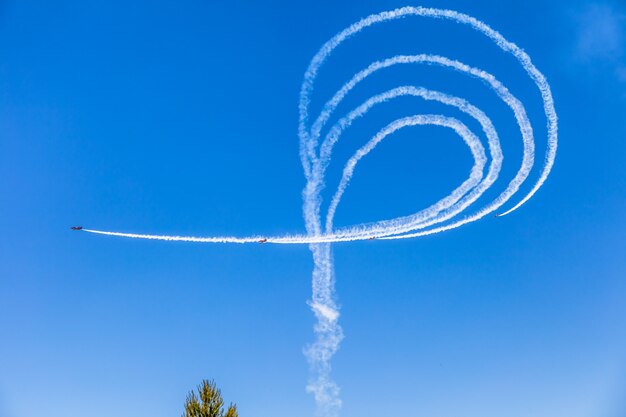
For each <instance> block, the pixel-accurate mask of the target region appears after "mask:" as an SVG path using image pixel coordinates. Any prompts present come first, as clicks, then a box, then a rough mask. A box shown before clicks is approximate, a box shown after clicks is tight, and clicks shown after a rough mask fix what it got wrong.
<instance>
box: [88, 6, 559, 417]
mask: <svg viewBox="0 0 626 417" xmlns="http://www.w3.org/2000/svg"><path fill="white" fill-rule="evenodd" d="M409 16H418V17H419V16H421V17H430V18H437V19H445V20H449V21H452V22H454V23H458V24H462V25H465V26H467V27H469V28H471V29H473V30H475V31H477V32H479V33H482V34H483V35H485V36H486V37H487V38H489V39H491V40H492V41H493V42H494V43H495V44H496V45H497V46H498V47H499V48H500V49H501V50H503V51H504V52H506V53H508V54H510V55H512V56H513V57H514V58H516V59H517V61H518V62H519V64H520V65H521V67H522V68H523V69H524V70H525V71H526V73H527V74H528V76H529V77H530V79H531V80H532V81H533V82H534V83H535V85H536V86H537V88H538V89H539V92H540V94H541V98H542V100H543V108H544V112H545V117H546V123H547V140H546V142H547V149H546V154H545V159H544V161H543V166H542V167H541V171H540V173H539V177H538V180H537V181H536V183H535V184H534V185H533V186H532V188H531V190H530V191H529V192H528V193H526V194H525V195H524V196H523V197H522V198H521V199H519V201H518V202H517V203H515V204H513V206H512V207H511V208H509V209H507V210H505V211H504V212H502V213H500V214H497V216H504V215H507V214H509V213H511V212H513V211H515V210H517V209H518V208H519V207H520V206H522V205H523V204H524V203H526V202H527V201H528V200H529V199H530V198H531V197H532V196H533V195H534V194H535V193H536V192H537V190H538V189H539V188H540V187H541V186H542V185H543V183H544V182H545V181H546V179H547V177H548V175H549V174H550V171H551V169H552V167H553V165H554V160H555V157H556V151H557V115H556V111H555V108H554V102H553V99H552V93H551V91H550V86H549V85H548V83H547V81H546V78H545V77H544V75H543V74H542V73H541V72H539V70H537V68H536V67H535V66H534V65H533V63H532V62H531V59H530V57H529V56H528V55H527V54H526V53H525V52H524V51H523V50H522V49H520V48H519V47H518V46H517V45H515V44H514V43H512V42H509V41H507V40H506V39H505V38H504V37H503V36H502V35H501V34H500V33H499V32H497V31H495V30H494V29H492V28H491V27H489V26H487V25H486V24H485V23H483V22H481V21H479V20H477V19H475V18H473V17H471V16H468V15H466V14H462V13H459V12H456V11H452V10H442V9H432V8H424V7H403V8H399V9H396V10H392V11H387V12H382V13H378V14H373V15H370V16H368V17H366V18H364V19H362V20H360V21H358V22H356V23H354V24H352V25H351V26H349V27H348V28H346V29H344V30H343V31H341V32H339V33H338V34H337V35H335V36H334V37H333V38H331V39H330V40H329V41H328V42H326V43H325V44H324V45H323V46H322V48H321V49H320V50H319V51H318V52H317V54H316V55H315V56H314V57H313V59H312V60H311V63H310V64H309V67H308V69H307V70H306V72H305V75H304V81H303V84H302V87H301V90H300V101H299V119H300V120H299V126H298V134H299V138H300V158H301V160H302V166H303V168H304V174H305V177H306V181H307V182H306V186H305V188H304V190H303V193H302V194H303V213H304V221H305V226H306V232H307V233H306V234H294V235H282V236H250V237H235V236H221V237H220V236H213V237H192V236H167V235H147V234H135V233H122V232H111V231H101V230H93V229H83V231H85V232H89V233H96V234H102V235H109V236H118V237H128V238H135V239H152V240H166V241H182V242H201V243H241V244H245V243H255V242H260V243H266V242H267V243H276V244H308V245H309V248H310V250H311V253H312V255H313V264H314V267H313V278H312V281H313V291H312V298H311V301H310V302H309V305H310V307H311V309H312V311H313V313H314V314H315V316H316V318H317V323H316V325H315V328H314V330H315V334H316V340H315V342H314V343H313V344H312V345H310V346H309V347H307V348H306V350H305V354H306V356H307V358H308V360H309V362H310V365H311V370H312V377H311V380H310V382H309V384H308V386H307V390H308V391H309V392H311V393H312V394H313V395H314V397H315V402H316V404H317V409H318V414H319V415H320V416H322V417H335V416H337V415H338V413H339V409H340V407H341V400H340V398H339V387H338V385H337V384H336V383H335V382H334V381H333V380H332V378H331V376H330V373H331V365H330V363H331V358H332V357H333V355H334V354H335V352H336V351H337V350H338V348H339V344H340V342H341V340H342V338H343V332H342V329H341V327H340V326H339V324H338V319H339V306H338V305H337V302H336V296H335V282H334V281H335V276H334V265H333V255H332V248H331V243H337V242H349V241H357V240H367V239H385V240H386V239H407V238H413V237H417V236H424V235H429V234H435V233H440V232H443V231H446V230H451V229H454V228H457V227H460V226H462V225H465V224H467V223H470V222H474V221H476V220H479V219H481V218H482V217H484V216H486V215H488V214H490V213H494V212H496V211H497V210H498V209H500V208H501V207H502V206H503V205H504V204H505V203H507V202H508V201H509V200H510V199H511V198H512V197H513V196H514V195H516V194H517V193H518V191H519V189H520V187H521V185H522V184H523V183H524V182H525V181H526V180H527V179H528V176H529V174H530V173H531V170H532V168H533V166H534V159H535V141H534V133H533V128H532V125H531V122H530V120H529V118H528V116H527V113H526V110H525V108H524V105H523V104H522V102H521V101H520V100H519V99H518V98H516V97H515V96H513V94H511V93H510V92H509V90H508V89H507V88H506V87H505V86H504V85H503V84H502V83H501V82H500V81H498V80H497V79H496V78H495V77H494V76H493V75H491V74H489V73H488V72H486V71H484V70H482V69H478V68H474V67H471V66H469V65H466V64H464V63H462V62H460V61H456V60H453V59H450V58H447V57H443V56H438V55H428V54H421V55H396V56H393V57H390V58H387V59H384V60H381V61H376V62H374V63H372V64H370V65H369V66H368V67H366V68H365V69H363V70H361V71H359V72H357V73H356V74H355V75H354V76H353V77H352V78H351V79H350V80H349V81H348V82H346V83H345V84H344V85H343V86H342V87H341V88H340V89H339V91H337V92H336V93H335V94H334V96H333V97H332V98H331V99H330V100H328V102H326V104H325V105H324V106H323V108H322V111H321V112H320V114H319V115H318V116H317V118H316V119H315V120H314V121H313V123H311V124H310V117H309V103H310V98H311V95H312V94H313V91H314V85H315V80H316V77H317V74H318V72H319V70H320V68H321V67H322V65H323V64H324V62H325V61H326V60H327V58H328V57H329V56H330V55H331V54H332V53H333V52H334V50H335V49H336V48H337V47H338V46H339V45H340V44H342V43H343V42H344V41H346V40H347V39H349V38H350V37H352V36H354V35H356V34H358V33H359V32H361V31H363V30H364V29H366V28H368V27H370V26H372V25H375V24H378V23H382V22H387V21H391V20H395V19H400V18H404V17H409ZM406 64H412V65H414V64H426V65H431V66H437V67H441V68H443V69H444V70H453V71H456V72H459V73H462V74H465V75H467V76H469V77H473V78H475V79H478V80H480V81H482V82H483V83H484V84H485V85H486V86H488V87H489V89H490V90H491V91H492V92H493V93H495V95H496V96H497V97H498V98H499V99H500V100H502V102H503V103H505V104H506V105H507V106H508V107H509V108H510V110H511V111H512V113H513V116H514V117H515V120H516V122H517V124H518V127H519V130H520V133H521V138H522V145H523V155H522V160H521V163H520V166H519V168H518V170H517V172H516V174H515V176H514V177H513V179H512V180H511V181H510V182H509V183H508V185H507V186H506V188H505V189H504V191H503V192H502V193H501V194H499V195H498V196H497V197H495V198H494V199H493V200H492V201H490V202H488V203H486V204H484V205H483V206H482V207H480V208H477V209H475V210H474V211H473V212H472V213H471V214H468V215H464V216H463V217H461V215H462V213H464V212H465V211H466V210H467V209H468V208H469V207H470V206H472V205H473V204H474V203H475V202H476V201H477V200H478V199H479V198H480V197H481V196H482V195H483V194H484V193H485V192H486V191H487V190H488V189H490V188H491V187H492V186H493V184H494V183H495V182H496V180H497V179H498V176H499V174H500V170H501V168H502V164H503V154H502V150H501V147H500V139H499V137H498V134H497V132H496V129H495V128H494V125H493V123H492V122H491V120H490V119H489V117H487V115H486V114H485V113H484V112H483V111H482V110H480V109H479V108H477V107H476V106H474V105H472V104H471V103H469V102H468V101H467V100H465V99H463V98H460V97H455V96H452V95H449V94H446V93H444V92H439V91H434V90H429V89H426V88H423V87H418V86H411V85H407V86H399V87H396V88H393V89H391V90H388V91H385V92H383V93H380V94H377V95H374V96H372V97H370V98H369V99H367V100H366V101H364V102H363V103H362V104H361V105H359V106H357V107H356V108H355V109H354V110H352V111H351V112H349V113H348V114H347V115H346V116H344V117H342V118H340V119H339V120H338V121H337V122H336V123H335V124H334V125H333V126H331V127H329V128H328V131H327V133H326V135H325V136H324V137H323V138H322V131H323V130H324V129H325V128H326V125H327V122H328V121H329V120H330V119H331V116H332V115H333V113H334V111H335V110H336V108H337V107H338V106H339V104H340V103H341V102H342V101H343V99H344V98H345V97H346V96H347V95H348V94H349V93H350V92H351V90H352V89H353V88H355V87H356V86H357V85H358V84H359V83H360V82H362V81H363V80H365V79H366V78H367V77H369V76H370V75H372V74H373V73H376V72H378V71H381V70H384V69H386V68H390V67H392V66H395V65H406ZM404 96H411V97H417V98H419V99H421V100H425V101H435V102H438V103H440V104H443V105H446V106H449V107H452V108H455V109H456V110H458V111H460V112H462V113H464V114H465V115H467V116H468V117H470V118H472V119H474V120H475V121H476V122H478V124H480V126H481V129H482V134H484V138H485V139H486V147H485V146H484V145H483V142H482V141H481V139H480V138H481V135H478V134H476V133H473V132H472V131H471V130H470V129H469V128H468V127H467V125H465V124H464V123H462V122H461V121H460V120H458V119H456V118H454V117H448V116H444V115H441V114H416V115H412V116H409V117H403V118H400V119H397V120H395V121H393V122H391V123H390V124H388V125H387V126H385V127H384V128H383V129H381V130H380V131H379V132H378V133H376V134H375V135H374V137H372V138H371V139H370V140H369V141H368V142H367V143H366V144H365V145H363V146H362V147H361V148H359V149H358V150H357V151H356V153H355V154H354V155H353V156H352V157H351V158H349V160H348V162H347V163H346V165H345V167H344V169H343V174H342V178H341V181H340V183H339V186H338V188H337V190H336V191H335V194H334V195H333V197H332V199H331V201H330V205H329V208H328V211H327V213H326V218H325V220H324V221H322V216H321V204H322V197H321V191H322V189H323V188H324V187H325V180H324V178H325V172H326V169H327V167H328V165H329V164H330V161H331V154H332V150H333V147H334V146H335V144H336V143H337V142H338V141H339V139H340V137H341V135H342V133H343V132H344V131H345V130H346V129H347V128H349V127H350V126H351V125H352V123H353V122H354V121H355V120H356V119H359V118H361V117H364V116H365V115H366V114H367V113H368V111H369V110H371V109H372V108H374V107H375V106H377V105H379V104H381V103H385V102H387V101H389V100H393V99H395V98H398V97H404ZM420 125H434V126H440V127H443V128H446V129H451V130H452V131H454V132H455V133H456V134H457V135H458V136H459V137H460V138H461V140H463V142H464V143H465V145H466V146H467V147H468V148H469V150H470V153H471V154H472V157H473V159H474V164H473V166H472V168H471V170H470V172H469V175H468V177H467V179H466V180H465V181H463V183H461V184H460V185H459V186H457V188H455V189H454V190H452V192H451V193H450V194H449V195H448V196H446V197H444V198H443V199H441V200H439V201H438V202H436V203H435V204H433V205H431V206H430V207H427V208H425V209H423V210H420V211H418V212H416V213H413V214H410V215H408V216H403V217H397V218H394V219H388V220H381V221H377V222H373V223H367V224H360V225H354V226H349V227H343V228H339V229H336V228H334V226H333V220H334V216H335V212H336V210H337V207H338V205H339V203H340V201H341V198H342V196H343V193H344V191H345V190H346V188H347V187H348V185H349V183H350V180H351V178H352V176H353V175H354V172H355V169H356V167H357V165H358V163H359V161H360V160H361V159H362V158H364V157H365V156H366V155H368V154H369V153H370V152H371V151H373V150H374V149H375V148H376V146H377V145H378V144H379V143H380V142H382V141H383V140H385V139H387V138H388V136H389V135H391V134H393V133H394V132H397V131H398V130H401V129H404V128H407V127H413V126H420ZM485 170H486V172H485Z"/></svg>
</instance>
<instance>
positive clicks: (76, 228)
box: [70, 226, 83, 230]
mask: <svg viewBox="0 0 626 417" xmlns="http://www.w3.org/2000/svg"><path fill="white" fill-rule="evenodd" d="M70 229H72V230H83V226H72V227H71V228H70Z"/></svg>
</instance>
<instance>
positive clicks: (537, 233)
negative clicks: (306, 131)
mask: <svg viewBox="0 0 626 417" xmlns="http://www.w3.org/2000/svg"><path fill="white" fill-rule="evenodd" d="M127 3H128V2H121V1H115V0H114V1H108V2H91V3H89V4H86V3H85V2H78V1H59V2H54V3H44V2H37V1H29V0H23V1H20V2H17V1H11V0H8V1H5V2H3V3H2V4H1V5H0V50H1V51H2V53H0V132H2V134H1V136H0V178H2V179H1V180H0V195H1V196H2V205H1V209H0V213H1V215H0V230H1V231H2V234H3V237H4V238H3V239H2V240H1V241H0V416H1V417H31V416H41V415H46V416H47V417H73V416H86V415H88V416H90V417H101V416H102V417H104V416H107V417H108V416H113V415H114V416H116V417H125V416H133V417H135V416H144V415H146V416H147V415H149V416H151V417H160V416H164V417H165V416H171V415H179V414H180V412H181V411H182V404H183V402H184V398H185V395H186V393H187V391H188V390H189V389H191V388H192V387H194V386H195V385H196V384H197V383H198V382H199V381H200V380H201V379H202V378H215V379H216V381H217V382H218V384H219V385H220V386H221V387H222V389H223V393H224V395H225V397H226V400H227V401H230V400H232V401H235V402H237V404H238V405H239V409H240V414H241V416H242V417H244V416H272V417H283V416H285V417H287V416H289V417H292V416H308V415H313V409H314V407H313V400H312V398H311V397H310V396H309V395H308V394H307V393H306V392H305V390H304V387H305V384H306V381H307V378H308V370H307V364H306V360H305V358H304V356H303V354H302V349H303V347H304V346H305V345H306V344H307V343H309V342H311V341H312V340H313V334H312V329H311V327H312V325H313V316H312V314H311V312H310V310H309V308H308V306H307V305H306V300H307V299H308V297H309V296H310V273H311V268H312V263H311V259H310V258H311V257H310V253H309V251H308V250H307V248H305V247H299V246H288V247H285V246H271V245H251V246H233V245H199V244H183V243H167V242H147V241H131V240H124V239H114V238H106V237H98V236H91V235H86V234H78V233H71V232H70V231H69V230H68V227H69V226H71V225H75V224H80V225H85V226H90V227H93V228H102V229H112V230H122V231H132V232H147V233H170V234H171V233H177V234H190V235H223V234H235V235H242V236H245V235H250V234H257V233H263V234H282V233H296V232H303V231H304V225H303V220H302V213H301V194H300V193H301V189H302V187H303V186H304V176H303V174H302V168H301V166H300V161H299V157H298V139H297V118H298V114H297V102H298V93H299V88H300V84H301V82H302V76H303V74H304V71H305V69H306V67H307V65H308V63H309V60H310V59H311V57H312V56H313V55H314V53H315V52H316V51H317V50H318V48H319V47H320V46H321V44H322V43H323V42H325V41H326V40H327V39H328V38H330V37H331V36H332V35H334V34H335V33H336V32H338V31H339V30H341V29H343V28H344V27H346V26H347V25H349V24H351V23H353V22H354V21H356V20H358V19H359V18H361V17H364V16H366V15H368V14H370V13H374V12H379V11H383V10H387V9H393V8H395V7H399V6H404V5H406V4H407V3H404V2H400V1H372V0H365V1H360V2H348V1H326V0H323V1H319V0H318V1H300V2H278V1H272V2H258V1H245V2H244V1H235V2H227V3H219V4H211V5H208V4H205V3H204V2H199V1H187V2H178V3H177V4H173V3H172V4H169V3H161V4H158V3H157V2H143V1H140V2H134V3H133V4H132V5H128V4H127ZM353 3H354V4H353ZM544 3H545V2H542V1H538V0H532V1H527V2H523V4H522V2H513V1H474V2H464V1H459V0H457V1H452V0H450V1H426V2H422V3H420V4H419V5H424V6H433V7H441V8H453V9H456V10H458V11H461V12H464V13H468V14H470V15H473V16H475V17H477V18H479V19H481V20H483V21H485V22H486V23H488V24H490V25H491V26H492V27H494V28H495V29H497V30H499V31H501V32H502V33H503V34H504V35H505V36H506V37H507V38H508V39H510V40H512V41H513V42H516V43H517V44H518V45H520V46H521V47H523V48H524V49H525V50H526V51H527V52H528V53H529V54H530V55H531V57H532V58H533V62H534V63H535V64H536V65H537V66H538V68H539V69H540V70H541V71H542V72H543V73H544V74H545V75H546V76H547V77H548V80H549V81H550V83H551V86H552V91H553V94H554V97H555V102H556V106H557V112H558V114H559V117H560V121H559V128H560V131H559V138H560V148H559V154H558V157H557V162H556V165H555V168H554V170H553V172H552V174H551V176H550V178H549V180H548V182H547V183H546V185H545V186H544V187H543V188H542V189H541V190H540V192H539V193H538V194H537V195H536V196H535V197H534V198H533V199H532V200H530V201H529V203H528V204H526V205H525V206H523V207H522V208H521V209H520V210H519V211H517V212H515V213H514V214H512V215H511V216H508V217H506V218H502V219H494V218H491V217H489V218H485V219H484V220H482V221H480V222H477V223H474V224H471V225H469V226H466V227H464V228H461V229H458V230H455V231H451V232H448V233H445V234H440V235H437V236H431V237H427V238H421V239H414V240H405V241H397V242H386V241H385V242H382V241H374V242H357V243H351V244H337V245H335V263H336V270H337V291H338V294H339V302H340V304H341V305H342V316H341V323H342V326H343V328H344V332H345V334H346V339H345V340H344V342H343V344H342V347H341V350H340V351H339V353H338V354H337V355H336V357H335V359H334V361H333V366H334V371H333V374H334V376H335V379H336V381H337V382H338V384H339V385H340V386H341V388H342V398H343V401H344V407H343V412H342V415H343V416H347V417H352V416H355V417H356V416H358V417H367V416H381V415H408V416H429V417H448V416H455V417H458V416H463V417H473V416H481V417H491V416H494V417H495V416H503V415H506V416H507V417H517V416H530V415H532V416H536V417H543V416H545V417H548V416H550V417H553V416H568V417H592V416H593V417H621V416H623V415H624V413H625V412H626V402H625V401H624V398H626V397H625V395H626V394H625V393H626V355H625V354H624V352H626V333H625V332H624V327H625V326H624V320H625V319H626V303H624V298H625V297H626V283H625V280H624V277H625V276H626V260H625V259H626V257H625V256H624V249H625V248H626V245H625V243H624V237H625V236H626V214H625V213H626V197H625V196H626V175H625V174H626V168H624V167H625V163H626V161H625V155H626V141H624V140H623V138H624V136H625V134H626V122H625V119H624V116H623V115H624V112H625V111H626V75H625V74H626V70H625V68H626V49H625V48H626V6H624V5H623V3H622V4H621V5H620V2H618V1H614V2H612V1H604V2H586V1H570V0H568V1H561V0H555V1H551V2H549V3H550V4H548V5H546V4H544ZM413 5H417V4H413ZM420 52H429V53H440V54H442V55H448V56H451V57H454V58H458V59H462V60H464V61H466V62H468V63H470V64H473V65H477V66H481V67H484V68H485V69H487V70H489V71H490V72H493V73H494V74H496V76H498V78H500V79H501V80H502V81H503V82H504V83H505V84H506V85H508V86H509V87H510V89H511V91H513V92H514V93H515V94H516V95H519V96H520V97H523V101H524V103H525V104H526V105H527V109H528V112H529V115H530V117H531V120H532V121H533V122H534V123H535V126H536V133H537V136H538V147H539V149H542V148H541V146H542V144H543V146H545V139H542V138H543V137H544V135H542V133H543V134H545V128H544V127H543V126H544V119H543V118H542V109H541V101H540V97H539V96H538V94H537V92H536V90H535V89H534V88H533V86H532V83H531V82H529V81H528V79H527V78H525V76H524V73H523V72H522V71H521V70H520V69H519V67H518V66H516V65H515V63H514V62H512V61H511V60H510V59H507V58H506V57H504V56H503V54H501V53H499V52H498V50H497V49H496V48H494V47H493V46H492V45H490V44H489V43H488V42H486V41H485V40H484V39H482V38H481V37H480V36H478V35H476V34H473V33H471V32H469V31H467V30H463V28H459V27H457V26H454V25H453V24H451V23H444V22H433V21H429V20H427V19H411V20H408V19H407V20H403V21H401V22H398V24H397V25H394V24H392V25H386V26H381V27H379V28H376V29H375V30H372V31H371V32H368V33H366V34H364V35H363V37H359V38H358V39H354V40H352V41H351V43H350V44H349V45H347V46H346V48H345V50H344V51H342V53H341V54H338V55H337V56H334V57H333V59H332V60H331V61H329V62H328V63H327V66H326V67H325V68H324V71H325V72H324V73H322V74H321V75H320V80H319V81H320V83H319V84H318V89H317V90H316V94H317V96H316V97H317V99H318V100H320V102H321V101H322V100H324V99H327V98H329V96H330V94H331V93H332V92H334V91H335V90H336V89H337V88H338V87H339V86H340V85H341V83H343V82H344V81H345V79H346V78H347V77H349V76H351V75H352V74H353V73H354V72H355V71H357V70H359V69H361V68H362V67H363V66H364V65H366V64H368V63H369V62H371V61H372V60H374V59H380V58H385V57H388V56H391V55H393V54H396V53H420ZM387 75H388V76H387V77H386V78H385V77H380V78H376V79H374V80H372V82H371V84H369V85H367V86H366V87H367V91H363V94H364V95H362V96H360V97H357V98H355V100H356V101H354V102H351V104H356V103H358V102H359V101H361V100H363V98H366V97H367V95H368V94H371V93H372V92H378V91H382V89H383V88H389V87H390V86H394V85H397V83H398V82H400V81H402V82H407V80H410V81H411V82H412V83H415V84H417V85H424V86H428V87H431V88H436V89H444V90H446V91H449V92H453V93H454V94H457V95H461V96H463V97H471V98H472V100H473V101H475V102H476V103H477V104H480V107H482V108H483V109H486V111H487V113H488V114H489V115H490V117H492V119H493V120H494V123H495V124H496V128H497V129H498V131H499V132H500V135H501V137H502V138H503V139H502V140H503V142H504V143H505V151H508V154H507V155H511V157H510V158H511V160H512V161H513V165H511V166H515V163H514V161H516V157H519V154H521V151H520V149H521V148H520V146H519V142H520V141H519V137H518V136H519V133H518V132H517V131H516V128H515V125H514V119H513V118H512V117H511V116H510V114H509V113H507V110H506V108H505V107H503V106H502V104H501V103H498V102H497V100H495V99H494V98H493V95H492V94H490V92H489V91H488V90H486V89H485V88H484V86H482V85H481V84H480V83H477V82H467V80H466V79H465V78H463V77H461V76H459V75H455V74H447V73H442V72H441V71H433V70H432V69H430V68H421V69H415V70H414V71H413V70H411V71H406V70H405V71H397V72H390V73H389V74H387ZM316 105H317V106H319V105H320V103H319V102H318V103H317V104H316V103H315V102H314V103H313V106H316ZM419 105H420V104H419V103H417V104H416V103H414V102H405V101H399V102H397V103H395V104H393V105H390V106H389V107H388V108H387V109H386V110H385V111H382V112H381V113H380V114H374V115H373V116H372V118H368V119H367V122H364V123H362V124H361V125H359V126H355V129H354V130H351V131H350V132H349V133H347V136H346V142H347V143H352V142H354V143H358V140H359V139H361V140H362V138H363V137H366V138H369V137H370V136H371V134H372V133H374V132H375V131H376V130H378V129H380V127H381V126H382V125H383V124H382V123H383V122H384V121H385V120H387V119H386V118H387V117H388V116H390V115H391V114H392V113H394V112H402V111H406V109H407V108H408V106H417V107H416V108H418V109H420V110H423V109H426V108H427V107H419ZM318 108H319V107H318ZM344 110H345V109H344ZM411 111H412V110H411ZM416 132H420V133H423V135H424V136H427V137H429V138H433V139H436V140H420V137H417V138H416V137H415V136H414V135H415V133H416ZM349 138H352V139H353V141H352V142H351V141H349V140H348V139H349ZM542 140H544V142H542ZM351 150H353V148H350V147H349V146H347V147H346V148H345V149H338V150H337V154H336V155H337V156H336V158H337V160H338V161H341V160H345V157H346V156H347V155H349V154H350V151H351ZM538 155H539V156H538V159H539V160H540V159H541V158H542V154H541V153H539V154H538ZM470 163H471V161H470V159H469V158H468V157H467V155H466V151H465V150H464V149H463V147H462V145H460V142H459V141H458V140H456V139H455V138H454V137H453V136H452V135H451V134H449V133H446V132H440V131H438V130H436V129H434V128H423V129H420V130H411V131H407V132H406V133H404V132H402V133H399V134H398V135H397V137H396V136H394V141H390V143H389V144H385V145H384V146H382V145H381V148H380V149H377V150H376V152H375V153H374V154H372V156H371V158H369V159H368V160H367V161H364V162H363V169H362V170H360V171H359V172H357V174H356V175H355V179H354V181H353V183H352V185H351V186H350V188H349V189H348V191H347V192H346V195H345V198H344V200H343V201H342V203H341V206H340V207H339V210H338V212H337V219H336V223H337V224H338V225H339V226H345V225H350V224H355V223H359V222H365V221H374V220H379V219H384V218H389V217H394V216H398V215H402V214H408V213H411V211H415V210H416V207H417V208H421V207H424V206H425V205H427V204H429V203H432V202H434V201H435V200H436V199H438V198H441V197H442V196H443V195H445V194H446V193H447V192H448V191H449V189H450V187H452V186H455V185H456V184H458V183H459V182H460V181H462V180H463V178H464V176H465V175H466V173H467V171H468V169H469V167H470V166H471V165H470ZM508 167H509V166H507V167H505V170H504V172H503V175H506V174H510V173H511V172H512V171H510V169H512V168H508ZM340 169H341V164H339V165H337V166H335V167H332V166H331V168H330V170H329V189H330V190H333V189H334V186H335V185H336V181H338V178H337V174H338V173H339V172H340ZM536 174H537V173H536V172H535V173H534V175H536ZM332 178H334V180H333V179H332ZM533 178H536V176H535V177H533ZM333 181H334V182H333Z"/></svg>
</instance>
